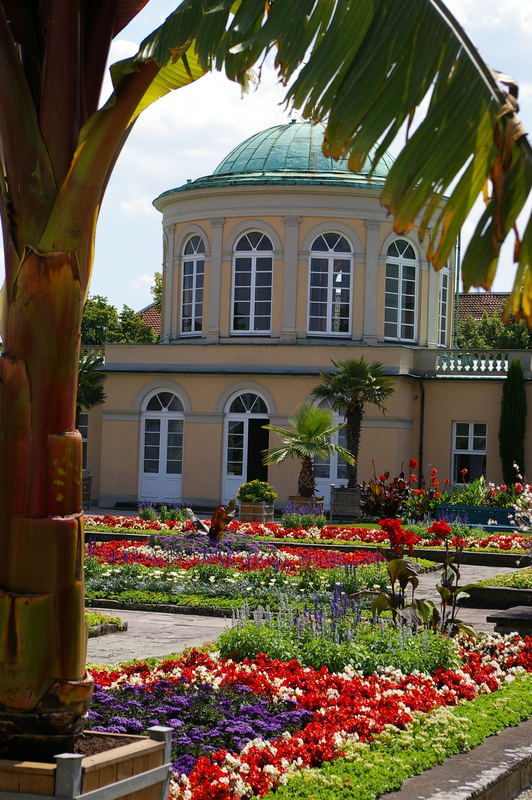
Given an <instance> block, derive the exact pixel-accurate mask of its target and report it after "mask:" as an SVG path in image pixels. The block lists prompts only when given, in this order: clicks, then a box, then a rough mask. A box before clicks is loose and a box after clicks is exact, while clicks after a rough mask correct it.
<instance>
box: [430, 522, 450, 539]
mask: <svg viewBox="0 0 532 800" xmlns="http://www.w3.org/2000/svg"><path fill="white" fill-rule="evenodd" d="M428 532H429V533H433V534H434V536H435V537H436V539H446V538H447V536H449V535H450V533H451V529H450V527H449V526H448V525H447V523H446V522H445V520H443V519H440V520H436V521H435V522H433V523H432V525H431V526H430V528H428Z"/></svg>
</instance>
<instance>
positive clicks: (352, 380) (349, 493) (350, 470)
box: [312, 356, 394, 519]
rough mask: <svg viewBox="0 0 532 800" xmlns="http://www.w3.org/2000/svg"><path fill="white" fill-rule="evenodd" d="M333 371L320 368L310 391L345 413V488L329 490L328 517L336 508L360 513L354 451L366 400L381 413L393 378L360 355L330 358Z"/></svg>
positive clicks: (355, 451) (341, 510)
mask: <svg viewBox="0 0 532 800" xmlns="http://www.w3.org/2000/svg"><path fill="white" fill-rule="evenodd" d="M332 363H333V365H334V367H335V372H323V371H321V372H320V376H321V381H322V382H321V383H320V384H318V386H315V387H314V389H313V390H312V395H313V396H314V397H315V398H317V399H319V400H322V401H325V402H327V403H329V404H330V406H331V407H332V408H335V409H336V410H337V411H339V412H340V413H343V415H344V417H345V425H346V431H345V432H346V440H347V450H348V451H349V453H350V454H351V456H352V459H351V461H348V462H347V464H348V467H347V477H348V482H347V488H344V487H334V488H333V489H332V490H331V519H332V517H333V515H334V514H335V513H336V510H338V513H340V515H342V514H343V515H345V514H347V513H349V512H350V511H351V513H354V514H355V516H360V488H359V486H358V472H357V465H358V452H359V450H360V436H361V432H362V421H363V419H364V413H365V406H366V403H373V405H376V406H377V408H379V409H380V410H381V411H382V413H383V414H385V413H386V409H385V407H384V401H385V400H386V399H387V398H388V397H390V396H391V395H392V394H393V392H394V383H393V379H392V378H389V377H388V376H387V375H385V374H384V372H383V368H382V364H381V363H379V362H378V361H374V362H373V363H371V364H369V363H368V362H367V361H366V360H365V359H364V357H363V356H362V358H360V359H347V360H346V361H333V362H332Z"/></svg>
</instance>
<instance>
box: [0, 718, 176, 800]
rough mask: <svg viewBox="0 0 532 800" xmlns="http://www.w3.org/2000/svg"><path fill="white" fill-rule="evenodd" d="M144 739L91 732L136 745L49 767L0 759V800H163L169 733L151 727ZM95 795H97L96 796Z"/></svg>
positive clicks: (59, 759) (71, 757)
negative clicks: (87, 799) (30, 799)
mask: <svg viewBox="0 0 532 800" xmlns="http://www.w3.org/2000/svg"><path fill="white" fill-rule="evenodd" d="M149 734H150V738H147V737H146V736H130V735H127V736H125V735H124V734H108V733H103V734H102V733H100V734H99V733H97V732H95V733H93V734H91V735H92V736H113V738H114V737H116V738H126V739H128V740H130V739H132V738H133V739H135V740H136V741H134V742H132V743H130V744H125V745H122V746H119V747H115V748H114V749H112V750H106V751H104V752H102V753H98V755H93V756H82V755H77V754H73V753H66V754H61V755H57V756H56V757H55V762H56V763H55V764H53V763H51V762H35V761H14V760H7V759H5V760H0V800H16V797H17V795H18V794H21V795H27V794H31V795H35V798H36V800H37V799H38V798H42V800H54V798H57V796H60V797H62V798H74V797H75V798H79V800H83V797H84V796H85V794H86V793H88V792H91V800H137V799H138V800H140V799H141V798H142V800H167V799H168V784H169V780H170V776H171V774H172V765H171V755H170V742H171V735H172V730H171V728H162V727H159V726H155V727H153V728H150V730H149ZM95 790H100V791H98V794H97V795H96V793H94V794H92V793H93V792H95Z"/></svg>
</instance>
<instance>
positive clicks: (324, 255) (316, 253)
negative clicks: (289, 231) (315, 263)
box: [307, 230, 355, 338]
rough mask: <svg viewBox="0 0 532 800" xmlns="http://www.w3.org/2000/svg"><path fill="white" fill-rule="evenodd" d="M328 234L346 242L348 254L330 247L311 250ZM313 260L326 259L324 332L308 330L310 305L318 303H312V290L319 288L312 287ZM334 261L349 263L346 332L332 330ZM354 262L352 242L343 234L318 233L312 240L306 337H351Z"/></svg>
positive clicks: (334, 232)
mask: <svg viewBox="0 0 532 800" xmlns="http://www.w3.org/2000/svg"><path fill="white" fill-rule="evenodd" d="M330 234H332V235H335V236H338V237H339V238H341V239H344V241H346V242H347V244H348V245H349V248H350V249H349V251H348V252H347V251H336V250H334V249H333V248H331V247H330V246H329V247H328V250H313V247H314V244H315V243H316V241H317V240H318V239H319V238H321V237H325V236H327V235H330ZM314 258H316V259H326V260H327V289H326V291H327V300H326V301H325V303H326V309H327V310H326V315H327V316H326V326H325V330H324V331H317V330H311V328H310V319H311V314H310V310H311V303H312V302H319V301H313V300H312V290H313V289H315V288H319V287H315V286H313V285H312V274H313V273H312V260H313V259H314ZM335 260H341V261H348V262H349V286H348V287H347V290H348V293H349V299H348V302H347V306H348V308H349V314H348V317H347V330H346V331H335V330H334V329H333V328H334V314H333V310H334V306H335V303H334V296H335V291H336V290H335V286H334V283H335V280H334V279H335V274H334V262H335ZM354 260H355V258H354V251H353V244H352V242H350V241H349V239H348V238H347V236H346V235H345V234H343V233H339V232H338V231H335V230H331V231H325V232H324V233H320V234H319V235H318V236H316V237H315V238H314V240H313V241H312V244H311V245H310V255H309V260H308V295H307V335H308V336H334V337H337V336H338V337H344V338H345V337H347V338H349V337H350V336H351V330H352V306H353V264H354ZM342 305H343V304H342Z"/></svg>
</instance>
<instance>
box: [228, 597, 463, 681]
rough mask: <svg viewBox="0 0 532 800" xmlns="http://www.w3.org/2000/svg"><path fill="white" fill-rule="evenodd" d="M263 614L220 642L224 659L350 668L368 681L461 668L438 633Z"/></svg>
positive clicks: (455, 652)
mask: <svg viewBox="0 0 532 800" xmlns="http://www.w3.org/2000/svg"><path fill="white" fill-rule="evenodd" d="M261 611H262V610H260V611H259V612H258V613H257V612H256V613H255V614H254V615H253V619H252V620H248V621H244V622H240V621H238V622H237V624H236V625H235V626H234V627H233V628H230V629H229V630H227V631H224V632H223V633H222V634H221V636H220V637H219V639H218V644H219V646H220V652H221V654H222V655H223V656H224V657H226V658H234V659H236V660H241V659H244V658H255V657H256V656H257V655H258V654H259V653H266V655H268V656H270V657H271V658H282V659H284V660H290V659H291V658H296V659H297V660H298V661H299V662H300V663H301V664H303V665H304V666H308V667H314V668H315V669H320V668H321V667H322V666H326V667H327V668H328V669H329V670H330V671H332V672H338V671H341V670H342V669H343V668H344V667H346V666H347V665H348V664H349V665H351V666H352V667H354V669H357V670H360V671H361V672H363V673H364V675H371V674H372V673H374V672H376V671H378V670H382V669H385V668H386V667H390V666H391V667H395V668H396V669H400V670H402V671H403V672H405V673H406V674H409V673H411V672H412V671H413V670H419V671H420V672H428V673H430V674H432V673H434V672H435V671H436V670H437V669H438V668H440V667H441V668H442V669H450V668H453V667H456V666H458V664H459V658H458V650H457V645H456V644H455V643H454V642H453V640H452V639H451V638H449V637H448V636H443V635H441V634H440V633H435V632H433V631H427V630H424V629H423V630H419V631H417V632H413V631H412V630H411V629H409V628H405V627H403V628H399V629H398V628H394V627H392V626H391V625H388V624H385V623H383V622H381V623H380V624H378V625H372V624H369V623H368V622H366V621H360V620H359V619H358V618H357V617H356V616H355V615H354V616H353V617H352V618H351V620H348V621H347V622H346V624H345V625H343V626H342V625H340V626H334V629H333V626H330V628H329V630H327V625H326V624H325V626H323V627H322V630H321V631H320V630H317V629H316V628H319V627H320V625H317V626H314V629H313V630H312V629H311V627H310V626H305V625H301V624H300V617H299V618H298V617H297V615H296V616H295V617H294V616H292V619H291V620H290V619H287V609H286V608H282V609H281V610H280V613H279V614H278V615H276V616H273V615H271V614H267V615H266V616H265V617H264V618H262V616H261Z"/></svg>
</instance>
